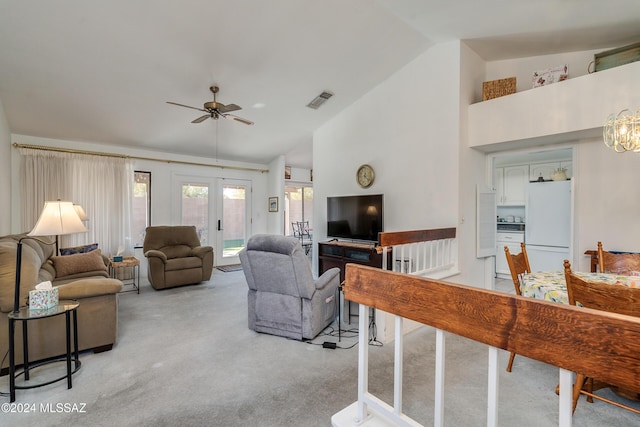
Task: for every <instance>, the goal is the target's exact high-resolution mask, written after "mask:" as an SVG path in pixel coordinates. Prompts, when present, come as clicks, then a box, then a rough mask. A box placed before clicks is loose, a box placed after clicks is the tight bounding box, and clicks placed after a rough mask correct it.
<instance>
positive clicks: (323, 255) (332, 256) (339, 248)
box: [318, 240, 392, 283]
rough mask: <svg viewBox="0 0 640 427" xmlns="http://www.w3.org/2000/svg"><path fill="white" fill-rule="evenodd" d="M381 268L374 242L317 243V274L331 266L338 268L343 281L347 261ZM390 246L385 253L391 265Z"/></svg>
mask: <svg viewBox="0 0 640 427" xmlns="http://www.w3.org/2000/svg"><path fill="white" fill-rule="evenodd" d="M350 262H351V263H355V264H361V265H368V266H371V267H377V268H382V254H381V253H378V251H377V249H376V246H375V245H374V244H366V243H355V242H345V241H339V240H328V241H326V242H319V243H318V274H322V273H324V272H325V271H327V270H329V269H330V268H333V267H338V268H339V269H340V282H341V283H342V282H343V281H344V267H345V265H346V264H347V263H350ZM391 265H392V264H391V248H389V250H388V253H387V266H388V267H389V268H390V267H391Z"/></svg>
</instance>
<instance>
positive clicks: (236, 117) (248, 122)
mask: <svg viewBox="0 0 640 427" xmlns="http://www.w3.org/2000/svg"><path fill="white" fill-rule="evenodd" d="M221 116H222V117H224V118H225V119H229V120H235V121H236V122H240V123H244V124H245V125H249V126H251V125H252V124H253V122H252V121H251V120H247V119H243V118H242V117H238V116H234V115H233V114H221Z"/></svg>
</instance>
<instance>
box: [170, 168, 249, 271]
mask: <svg viewBox="0 0 640 427" xmlns="http://www.w3.org/2000/svg"><path fill="white" fill-rule="evenodd" d="M173 178H174V179H173V181H174V184H173V186H172V187H173V188H174V189H175V190H174V194H176V195H177V197H176V198H175V199H174V200H176V202H175V203H174V204H173V206H174V209H172V214H171V216H172V218H173V222H174V223H179V224H182V225H195V227H196V231H197V233H198V237H199V238H200V243H201V244H202V245H203V246H213V249H214V264H215V266H222V265H230V264H238V263H239V262H240V259H239V257H238V253H239V252H240V251H241V250H242V249H243V248H244V247H245V245H246V241H247V239H248V236H249V235H250V232H251V215H250V213H251V182H250V181H246V180H231V179H225V178H208V177H201V176H188V175H174V177H173Z"/></svg>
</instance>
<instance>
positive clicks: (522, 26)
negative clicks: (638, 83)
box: [0, 0, 640, 167]
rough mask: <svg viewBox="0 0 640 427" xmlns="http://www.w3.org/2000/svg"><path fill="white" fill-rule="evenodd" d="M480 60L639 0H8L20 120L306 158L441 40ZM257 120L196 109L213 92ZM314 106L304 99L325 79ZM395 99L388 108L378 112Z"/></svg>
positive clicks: (9, 80)
mask: <svg viewBox="0 0 640 427" xmlns="http://www.w3.org/2000/svg"><path fill="white" fill-rule="evenodd" d="M451 40H464V41H465V42H466V43H467V44H468V45H469V46H470V47H471V48H472V49H474V50H475V51H476V52H477V53H478V54H479V55H480V56H481V57H483V58H484V59H485V60H497V59H506V58H516V57H527V56H536V55H544V54H550V53H557V52H567V51H579V50H588V49H598V48H609V47H612V46H623V45H625V44H629V43H632V42H636V41H640V6H639V5H638V0H609V1H607V2H604V1H601V0H539V1H529V2H517V1H513V0H509V1H507V0H484V1H477V0H448V1H435V0H432V1H427V0H378V1H375V0H347V1H345V0H323V1H312V0H270V1H260V0H237V1H229V0H226V1H225V0H182V1H157V0H109V1H100V2H88V1H86V0H67V1H64V2H55V1H50V0H34V1H23V0H3V1H2V2H0V101H1V102H2V105H3V106H4V110H5V113H6V116H7V120H8V122H9V127H10V129H11V132H12V133H14V134H21V135H31V136H40V137H47V138H55V139H63V140H71V141H87V142H98V143H104V144H111V145H113V146H114V147H113V150H114V151H117V150H118V147H135V148H141V149H150V150H159V151H165V152H174V153H180V154H188V155H194V156H202V157H218V158H221V159H229V160H237V161H247V162H252V163H268V162H269V161H271V160H272V159H273V158H274V157H276V156H277V155H279V154H285V156H286V163H287V164H289V165H292V166H298V167H311V141H312V134H313V131H314V130H315V129H317V128H318V127H319V126H321V125H322V124H323V123H324V122H326V121H327V120H329V119H330V118H332V117H334V116H335V115H336V114H338V113H339V112H340V111H341V110H342V109H344V108H346V107H347V106H349V105H350V104H352V103H353V102H355V101H356V100H358V99H359V98H360V97H362V96H363V95H364V94H365V93H366V92H368V91H369V90H371V89H372V88H373V87H375V86H376V85H378V84H380V83H381V82H382V81H384V80H385V79H386V78H387V77H388V76H390V75H391V74H393V73H394V72H395V71H396V70H398V69H399V68H401V67H403V66H404V65H405V64H407V63H408V62H410V61H411V60H412V59H414V58H415V57H416V56H418V55H419V54H420V53H422V52H423V51H425V50H426V49H428V48H429V47H430V46H432V45H434V44H436V43H441V42H447V41H451ZM212 85H217V86H219V87H220V91H219V93H218V94H217V101H218V102H221V103H223V104H230V103H234V104H237V105H239V106H241V107H242V109H241V110H238V111H234V112H233V113H232V114H235V115H237V116H240V117H243V118H246V119H249V120H251V121H253V122H255V125H253V126H247V125H245V124H242V123H240V122H237V121H233V120H224V119H219V120H205V121H203V122H202V123H198V124H192V123H191V121H192V120H194V119H196V118H197V117H199V116H201V115H203V114H204V113H202V112H199V111H196V110H191V109H188V108H183V107H179V106H175V105H170V104H167V103H166V101H173V102H177V103H181V104H186V105H189V106H194V107H197V108H201V107H202V106H203V104H204V103H205V102H208V101H211V100H212V94H211V92H210V91H209V87H210V86H212ZM325 90H326V91H330V92H332V93H334V96H333V97H332V98H331V99H330V100H329V101H328V102H326V104H325V105H324V106H322V107H321V108H319V109H318V110H313V109H310V108H307V107H306V105H307V104H308V103H309V102H310V101H311V100H312V99H313V98H314V97H316V96H317V95H318V94H319V93H321V92H322V91H325ZM383 116H384V112H383V111H381V117H383Z"/></svg>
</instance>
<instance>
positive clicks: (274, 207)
mask: <svg viewBox="0 0 640 427" xmlns="http://www.w3.org/2000/svg"><path fill="white" fill-rule="evenodd" d="M269 212H278V196H275V197H269Z"/></svg>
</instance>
